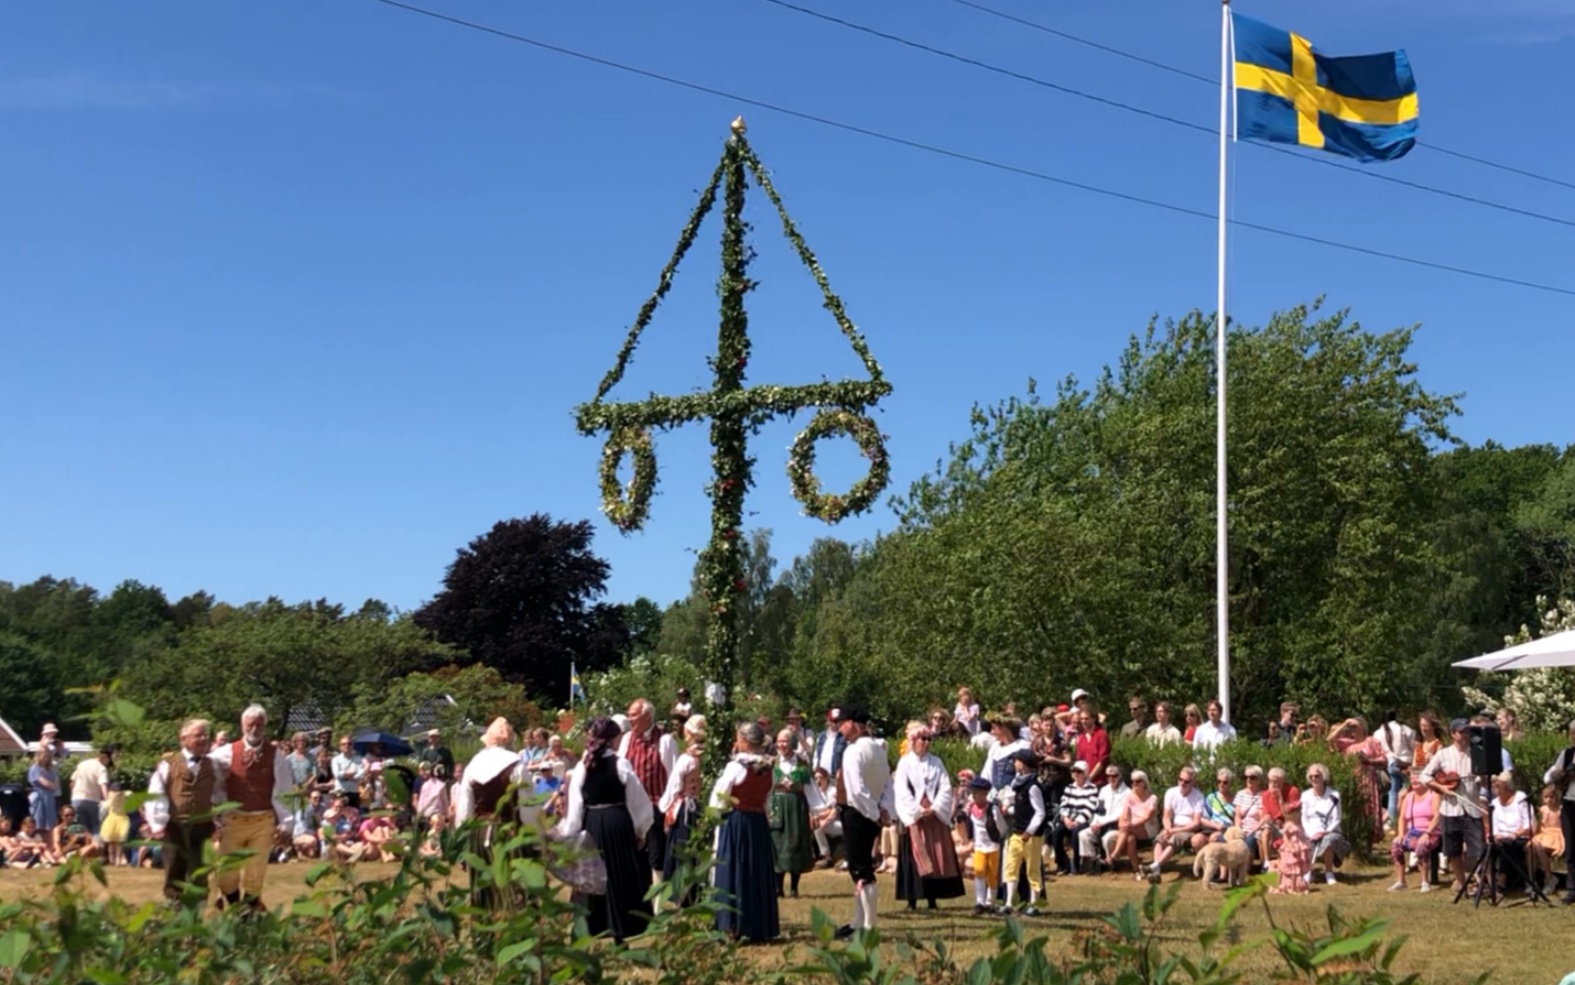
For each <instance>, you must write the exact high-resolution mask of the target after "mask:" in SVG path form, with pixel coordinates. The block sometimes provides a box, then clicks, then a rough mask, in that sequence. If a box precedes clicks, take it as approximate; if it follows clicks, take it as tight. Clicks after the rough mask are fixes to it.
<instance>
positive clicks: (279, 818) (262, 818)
mask: <svg viewBox="0 0 1575 985" xmlns="http://www.w3.org/2000/svg"><path fill="white" fill-rule="evenodd" d="M208 758H209V759H210V760H211V761H212V762H213V765H214V773H215V774H216V776H215V781H214V790H213V803H214V804H223V803H225V802H227V801H235V802H236V803H238V804H239V805H240V806H239V807H238V808H236V809H235V810H233V811H231V812H230V813H228V814H225V815H224V816H223V817H221V818H219V821H218V823H219V852H220V853H221V854H224V855H229V854H232V853H234V852H240V851H249V852H251V853H252V854H251V856H250V857H248V858H247V859H246V861H245V862H244V863H243V864H242V865H241V866H239V867H238V868H236V867H229V868H226V869H225V871H223V872H221V873H220V874H219V905H220V906H236V905H238V904H241V903H243V902H244V903H246V904H248V905H249V906H251V907H252V908H253V909H255V910H261V909H264V908H265V907H264V906H263V903H262V889H263V881H264V880H265V879H266V878H267V876H268V856H269V855H270V854H271V853H272V851H273V844H274V836H275V834H276V833H277V834H283V835H284V836H285V837H286V838H289V837H290V836H291V835H292V834H293V833H294V830H295V825H294V809H293V807H292V806H291V804H290V799H291V798H292V797H293V796H297V792H296V789H295V774H294V772H293V771H292V770H291V769H290V759H289V757H288V756H287V755H286V754H285V752H284V750H283V749H281V748H279V745H278V743H276V742H274V741H273V740H272V739H270V738H268V713H267V712H266V711H264V710H263V707H262V706H261V705H252V706H251V707H249V708H247V709H246V710H245V711H244V712H242V713H241V737H240V738H239V739H236V740H235V741H234V742H231V743H228V744H226V745H223V746H217V747H215V748H214V750H213V752H212V753H210V754H209V755H208Z"/></svg>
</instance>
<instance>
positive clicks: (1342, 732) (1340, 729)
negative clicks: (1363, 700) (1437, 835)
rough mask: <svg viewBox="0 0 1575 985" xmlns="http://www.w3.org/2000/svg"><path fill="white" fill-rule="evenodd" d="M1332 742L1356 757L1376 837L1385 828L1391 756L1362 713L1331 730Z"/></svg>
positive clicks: (1359, 783)
mask: <svg viewBox="0 0 1575 985" xmlns="http://www.w3.org/2000/svg"><path fill="white" fill-rule="evenodd" d="M1329 745H1330V747H1332V748H1333V749H1334V751H1335V752H1338V753H1340V754H1341V755H1344V756H1346V757H1348V758H1349V759H1351V760H1352V761H1353V763H1354V772H1355V774H1356V788H1357V792H1358V793H1359V794H1360V795H1361V799H1362V805H1361V806H1362V807H1363V809H1364V810H1365V812H1366V814H1367V817H1368V818H1369V820H1371V822H1372V824H1371V825H1370V828H1371V830H1372V833H1373V835H1374V838H1375V839H1376V837H1377V836H1378V835H1379V834H1381V833H1382V832H1383V828H1384V824H1383V815H1384V789H1385V788H1387V787H1388V785H1389V776H1388V765H1389V757H1388V755H1387V754H1386V753H1385V752H1384V749H1383V746H1382V744H1381V743H1380V742H1379V741H1378V740H1377V739H1375V738H1373V737H1372V736H1371V735H1369V734H1368V733H1367V723H1366V722H1365V721H1363V720H1362V718H1361V716H1360V715H1357V716H1353V717H1351V718H1347V719H1346V720H1345V721H1343V722H1341V723H1340V724H1338V725H1336V726H1335V727H1334V729H1333V730H1332V731H1330V733H1329ZM1380 777H1382V780H1380V779H1379V778H1380Z"/></svg>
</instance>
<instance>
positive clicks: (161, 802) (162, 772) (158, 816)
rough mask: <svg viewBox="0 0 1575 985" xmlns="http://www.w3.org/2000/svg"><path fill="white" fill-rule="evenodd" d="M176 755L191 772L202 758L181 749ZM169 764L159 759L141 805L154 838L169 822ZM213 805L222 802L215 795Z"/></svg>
mask: <svg viewBox="0 0 1575 985" xmlns="http://www.w3.org/2000/svg"><path fill="white" fill-rule="evenodd" d="M176 755H179V756H185V757H186V768H187V769H189V770H191V771H192V772H193V773H195V772H197V767H198V766H199V765H200V762H201V760H202V757H201V756H193V755H192V754H191V753H189V752H187V751H186V750H185V749H182V750H181V751H180V752H179V753H177V754H176ZM169 781H170V764H169V762H168V761H167V760H162V759H161V760H159V765H158V766H156V767H154V770H153V775H152V776H150V777H148V799H147V801H145V802H144V803H143V805H142V814H143V816H144V817H145V818H147V821H148V827H149V828H150V829H152V831H153V836H154V837H155V838H162V837H163V836H164V829H165V827H167V826H168V825H169V823H170V796H169ZM213 803H214V806H217V805H219V804H220V803H222V801H220V800H219V799H218V798H217V797H215V798H214V800H213Z"/></svg>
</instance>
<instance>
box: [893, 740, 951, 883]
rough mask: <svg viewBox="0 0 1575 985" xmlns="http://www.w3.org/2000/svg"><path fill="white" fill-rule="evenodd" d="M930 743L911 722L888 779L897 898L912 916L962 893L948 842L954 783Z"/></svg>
mask: <svg viewBox="0 0 1575 985" xmlns="http://www.w3.org/2000/svg"><path fill="white" fill-rule="evenodd" d="M934 738H935V733H934V732H931V731H930V729H929V728H928V727H927V726H926V725H925V724H924V723H923V722H909V723H908V754H907V755H905V756H903V757H902V759H901V760H899V761H898V762H897V771H896V772H895V773H893V774H892V777H891V785H892V789H893V790H894V791H895V794H896V801H897V821H898V823H899V824H900V826H901V828H902V835H901V837H900V838H899V839H898V841H897V898H898V899H900V900H907V902H908V909H910V910H912V909H915V908H916V907H917V906H918V903H919V900H921V899H922V900H926V901H928V904H929V907H930V909H932V910H933V909H935V908H936V907H935V901H936V900H943V899H956V898H957V897H959V896H961V895H963V892H964V889H963V879H962V868H961V867H960V866H959V865H958V864H957V850H956V847H955V846H954V845H953V844H952V836H951V827H952V806H953V802H954V799H955V796H954V792H953V787H952V778H951V775H950V774H948V773H947V772H946V764H944V763H942V762H941V760H940V757H939V756H936V755H934V754H932V753H931V752H930V742H931V741H932V740H933V739H934Z"/></svg>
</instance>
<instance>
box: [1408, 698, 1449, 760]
mask: <svg viewBox="0 0 1575 985" xmlns="http://www.w3.org/2000/svg"><path fill="white" fill-rule="evenodd" d="M1416 729H1417V734H1416V753H1415V754H1414V755H1413V757H1412V759H1411V767H1412V768H1413V769H1423V768H1425V767H1426V766H1427V764H1428V763H1431V762H1432V761H1433V757H1434V756H1436V755H1437V754H1438V751H1439V750H1440V749H1442V748H1444V740H1443V735H1444V723H1443V721H1442V720H1440V719H1439V717H1438V715H1437V714H1435V713H1434V712H1431V711H1424V712H1422V714H1421V715H1420V716H1419V717H1418V718H1417V722H1416Z"/></svg>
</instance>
